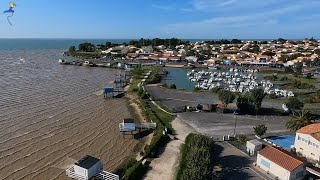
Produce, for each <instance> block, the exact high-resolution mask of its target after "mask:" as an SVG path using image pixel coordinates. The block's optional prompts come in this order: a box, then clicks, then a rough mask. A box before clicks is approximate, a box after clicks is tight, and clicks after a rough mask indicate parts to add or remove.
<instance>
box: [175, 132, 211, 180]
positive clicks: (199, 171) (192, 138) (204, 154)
mask: <svg viewBox="0 0 320 180" xmlns="http://www.w3.org/2000/svg"><path fill="white" fill-rule="evenodd" d="M213 149H214V142H213V140H212V139H211V138H209V137H207V136H204V135H199V134H189V135H188V136H187V138H186V140H185V144H183V145H182V148H181V159H180V163H179V169H178V174H177V177H176V180H185V179H188V180H206V179H212V163H213V155H212V151H213Z"/></svg>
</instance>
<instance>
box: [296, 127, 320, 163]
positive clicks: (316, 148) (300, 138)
mask: <svg viewBox="0 0 320 180" xmlns="http://www.w3.org/2000/svg"><path fill="white" fill-rule="evenodd" d="M294 147H295V149H296V152H297V153H300V154H301V155H302V156H304V157H306V158H308V159H311V160H313V161H316V162H318V163H319V162H320V123H318V124H311V125H308V126H305V127H303V128H301V129H299V130H298V131H297V132H296V139H295V142H294Z"/></svg>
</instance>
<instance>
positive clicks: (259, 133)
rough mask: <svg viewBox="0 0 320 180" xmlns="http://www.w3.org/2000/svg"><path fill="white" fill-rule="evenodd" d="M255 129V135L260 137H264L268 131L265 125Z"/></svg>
mask: <svg viewBox="0 0 320 180" xmlns="http://www.w3.org/2000/svg"><path fill="white" fill-rule="evenodd" d="M253 129H254V133H255V134H256V135H257V136H259V137H261V136H263V135H264V134H265V133H266V132H267V130H268V128H267V126H266V125H264V124H260V125H257V126H256V127H254V128H253Z"/></svg>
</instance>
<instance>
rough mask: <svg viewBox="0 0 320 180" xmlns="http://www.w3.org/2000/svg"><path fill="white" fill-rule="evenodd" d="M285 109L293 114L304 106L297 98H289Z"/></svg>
mask: <svg viewBox="0 0 320 180" xmlns="http://www.w3.org/2000/svg"><path fill="white" fill-rule="evenodd" d="M286 105H287V107H288V108H289V109H290V110H291V111H292V113H293V114H294V113H295V112H296V111H298V110H301V109H302V108H303V106H304V104H303V102H302V101H300V100H299V99H298V98H297V97H289V98H288V100H287V102H286Z"/></svg>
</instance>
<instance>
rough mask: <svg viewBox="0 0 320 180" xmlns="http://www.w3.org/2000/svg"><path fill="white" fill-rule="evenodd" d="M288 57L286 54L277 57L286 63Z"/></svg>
mask: <svg viewBox="0 0 320 180" xmlns="http://www.w3.org/2000/svg"><path fill="white" fill-rule="evenodd" d="M288 59H289V56H288V55H281V56H280V58H279V61H282V62H283V63H286V62H287V61H288Z"/></svg>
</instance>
